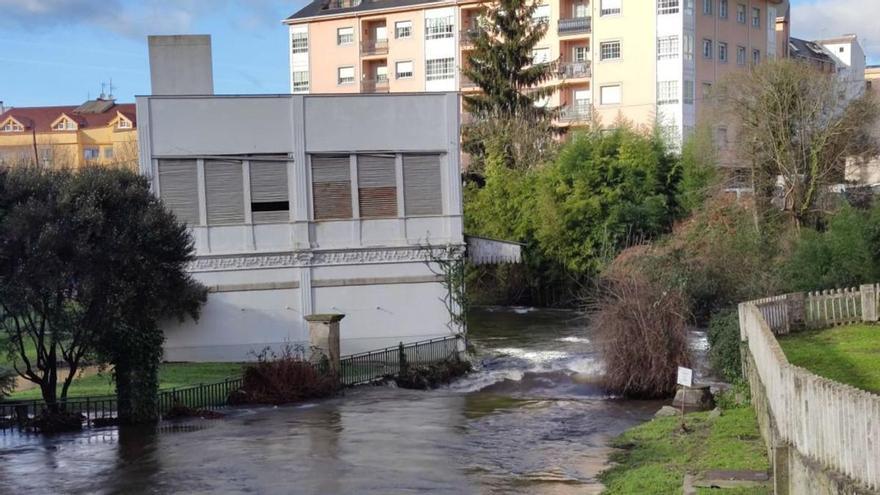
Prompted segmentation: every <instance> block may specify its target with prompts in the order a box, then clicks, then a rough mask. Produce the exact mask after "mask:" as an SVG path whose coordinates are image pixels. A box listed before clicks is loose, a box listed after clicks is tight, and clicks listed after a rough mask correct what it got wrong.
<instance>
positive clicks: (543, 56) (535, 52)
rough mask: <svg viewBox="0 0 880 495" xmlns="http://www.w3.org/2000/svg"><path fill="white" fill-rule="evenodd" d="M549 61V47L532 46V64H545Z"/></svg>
mask: <svg viewBox="0 0 880 495" xmlns="http://www.w3.org/2000/svg"><path fill="white" fill-rule="evenodd" d="M549 61H550V49H549V48H533V49H532V64H546V63H547V62H549Z"/></svg>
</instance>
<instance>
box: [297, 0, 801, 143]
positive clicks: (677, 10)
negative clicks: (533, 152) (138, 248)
mask: <svg viewBox="0 0 880 495" xmlns="http://www.w3.org/2000/svg"><path fill="white" fill-rule="evenodd" d="M481 5H482V4H481V3H480V2H478V1H470V0H458V1H451V0H372V1H371V0H316V1H314V2H312V3H311V4H309V5H307V6H306V7H304V8H303V9H301V10H300V11H299V12H297V13H295V14H293V15H292V16H290V17H289V18H288V19H286V20H285V21H284V22H285V24H287V25H288V27H289V34H290V38H289V42H290V88H291V92H293V93H373V92H391V93H395V92H419V91H461V92H467V91H476V90H477V88H475V87H474V84H473V83H472V82H470V81H468V80H467V79H466V78H464V77H462V75H461V68H462V67H463V66H464V65H465V64H467V60H468V52H469V51H470V50H471V49H472V48H473V46H472V44H471V39H472V36H473V34H474V33H475V32H476V31H477V30H478V29H479V25H478V22H477V20H478V15H479V12H480V8H481ZM788 12H789V9H788V5H787V2H786V0H548V1H547V3H542V4H540V5H539V6H538V8H537V10H536V12H535V14H534V17H535V21H536V22H546V23H548V29H547V34H546V36H545V37H544V39H543V41H542V42H541V43H540V44H539V46H537V47H536V48H535V50H534V59H535V61H536V62H553V63H554V68H555V70H556V74H557V79H556V80H555V81H553V83H554V84H559V83H563V84H562V86H561V89H560V90H559V91H557V92H556V94H554V95H553V97H552V98H551V99H550V101H549V102H547V103H548V104H549V105H551V106H558V107H560V109H561V112H560V124H562V125H578V124H584V123H587V122H589V121H590V119H591V117H592V116H593V115H597V116H598V118H599V119H601V121H602V123H604V124H610V123H612V122H614V121H615V120H617V119H618V118H619V117H623V118H626V119H628V120H630V121H632V122H634V123H636V124H654V123H659V124H660V125H661V126H663V127H664V128H665V129H667V131H668V133H669V135H670V136H671V137H673V138H675V140H676V141H678V140H680V139H681V138H682V137H683V135H684V134H685V133H687V132H688V130H689V129H691V128H692V127H693V126H694V123H695V120H696V115H697V113H698V110H699V107H700V104H701V100H702V98H703V97H704V96H705V95H707V94H708V93H709V90H710V89H711V87H712V85H713V84H715V83H716V82H717V81H718V80H719V79H721V78H722V77H723V76H724V75H726V74H727V73H729V72H731V71H736V70H746V69H747V68H748V67H750V66H751V65H754V64H757V63H760V62H761V61H763V60H765V59H767V58H772V57H775V56H777V53H779V54H781V55H783V56H784V55H785V54H786V50H784V49H783V48H785V47H787V39H785V35H787V30H785V31H783V33H785V35H783V36H779V33H778V32H777V26H778V24H779V23H780V22H781V23H782V24H783V25H786V26H787V19H788ZM780 39H782V40H784V41H785V44H783V48H780V47H779V46H778V44H779V40H780ZM594 109H595V114H594V113H593V112H592V110H594Z"/></svg>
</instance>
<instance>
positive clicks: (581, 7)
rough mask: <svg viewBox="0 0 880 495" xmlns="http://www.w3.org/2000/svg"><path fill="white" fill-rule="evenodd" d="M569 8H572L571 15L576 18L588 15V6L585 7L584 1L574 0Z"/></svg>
mask: <svg viewBox="0 0 880 495" xmlns="http://www.w3.org/2000/svg"><path fill="white" fill-rule="evenodd" d="M571 10H572V15H573V16H574V17H575V18H577V19H581V18H584V17H589V15H590V11H589V8H588V7H587V4H585V3H584V2H575V3H574V5H572V9H571Z"/></svg>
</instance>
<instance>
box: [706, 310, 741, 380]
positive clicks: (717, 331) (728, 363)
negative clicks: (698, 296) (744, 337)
mask: <svg viewBox="0 0 880 495" xmlns="http://www.w3.org/2000/svg"><path fill="white" fill-rule="evenodd" d="M708 337H709V363H710V364H711V365H712V368H713V369H714V370H715V372H716V373H718V374H719V375H721V376H722V377H723V378H724V379H725V380H727V381H729V382H734V381H736V380H741V379H742V359H741V356H740V336H739V317H738V315H737V311H736V310H735V309H725V310H721V311H718V312H717V313H714V314H713V315H712V317H711V318H710V319H709V331H708Z"/></svg>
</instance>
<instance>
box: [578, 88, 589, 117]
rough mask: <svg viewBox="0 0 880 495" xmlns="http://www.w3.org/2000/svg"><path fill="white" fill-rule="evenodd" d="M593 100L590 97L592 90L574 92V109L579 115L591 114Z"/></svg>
mask: <svg viewBox="0 0 880 495" xmlns="http://www.w3.org/2000/svg"><path fill="white" fill-rule="evenodd" d="M591 100H592V96H590V90H588V89H580V90H577V91H575V92H574V108H575V111H576V112H577V114H578V115H587V114H589V113H590V105H591V104H592V101H591Z"/></svg>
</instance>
